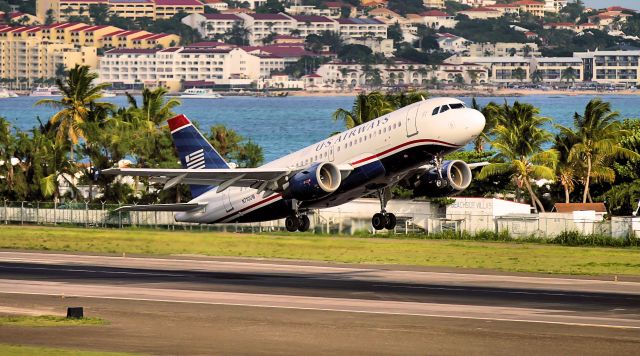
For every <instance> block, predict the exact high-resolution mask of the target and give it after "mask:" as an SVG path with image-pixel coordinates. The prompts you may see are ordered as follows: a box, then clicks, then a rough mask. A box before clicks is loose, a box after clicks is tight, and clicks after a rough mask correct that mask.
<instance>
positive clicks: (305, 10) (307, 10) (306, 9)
mask: <svg viewBox="0 0 640 356" xmlns="http://www.w3.org/2000/svg"><path fill="white" fill-rule="evenodd" d="M285 12H286V13H287V14H289V15H294V16H296V15H315V16H325V17H334V16H333V13H332V12H331V10H329V9H319V8H317V7H315V6H313V5H292V6H289V7H287V8H286V9H285Z"/></svg>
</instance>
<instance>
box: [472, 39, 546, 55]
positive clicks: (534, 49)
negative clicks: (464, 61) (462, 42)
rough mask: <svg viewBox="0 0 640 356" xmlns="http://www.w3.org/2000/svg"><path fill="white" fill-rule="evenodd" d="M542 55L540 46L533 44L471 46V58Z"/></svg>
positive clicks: (500, 43) (512, 43)
mask: <svg viewBox="0 0 640 356" xmlns="http://www.w3.org/2000/svg"><path fill="white" fill-rule="evenodd" d="M540 55H541V53H540V50H539V49H538V45H537V44H536V43H533V42H531V43H517V42H498V43H472V44H470V45H469V56H470V57H513V56H520V57H537V56H540Z"/></svg>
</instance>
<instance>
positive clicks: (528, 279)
mask: <svg viewBox="0 0 640 356" xmlns="http://www.w3.org/2000/svg"><path fill="white" fill-rule="evenodd" d="M3 255H9V256H11V255H13V256H15V255H24V256H26V257H7V258H5V259H3V261H9V260H11V261H19V262H37V263H75V264H85V263H87V262H88V261H82V259H85V260H98V261H100V260H102V261H108V262H115V261H118V260H119V261H127V262H144V263H145V266H144V267H128V268H146V269H150V267H153V266H150V265H149V264H150V263H173V264H184V263H187V264H198V265H209V266H212V267H215V265H229V266H238V267H260V268H264V267H269V268H271V269H274V270H275V269H278V270H283V271H284V272H287V273H296V272H297V271H296V270H299V269H300V267H302V268H303V269H306V270H317V271H319V272H321V271H327V272H336V273H341V274H344V273H362V274H379V273H382V274H394V275H396V276H398V275H399V276H403V275H406V274H412V275H416V276H420V277H434V276H435V277H438V278H441V279H443V280H448V281H453V280H458V279H462V280H464V281H465V282H466V281H468V282H473V281H474V280H477V279H478V278H483V279H490V280H495V281H498V280H501V281H509V282H514V281H518V282H525V283H534V284H544V285H545V286H547V287H548V286H550V285H554V284H561V283H567V284H570V285H580V284H593V285H617V286H633V287H639V288H640V282H629V281H624V282H614V281H607V280H600V279H578V278H556V277H553V276H549V277H532V276H518V275H495V274H482V273H478V274H472V273H457V272H433V271H410V270H392V269H375V268H353V267H327V266H313V265H305V264H276V263H270V262H262V263H261V262H241V261H237V262H236V261H217V260H197V259H182V258H156V257H124V258H123V257H116V256H98V255H71V254H43V253H32V252H9V251H0V256H3ZM31 256H33V257H31ZM36 256H37V257H36ZM43 256H47V257H46V259H44V257H43ZM52 257H53V258H52ZM56 257H58V258H68V259H70V260H55V258H56ZM203 257H206V256H203ZM105 267H106V266H105ZM118 267H120V268H126V267H125V266H118ZM164 268H173V267H164ZM271 273H278V272H277V271H273V272H271ZM467 279H468V280H467Z"/></svg>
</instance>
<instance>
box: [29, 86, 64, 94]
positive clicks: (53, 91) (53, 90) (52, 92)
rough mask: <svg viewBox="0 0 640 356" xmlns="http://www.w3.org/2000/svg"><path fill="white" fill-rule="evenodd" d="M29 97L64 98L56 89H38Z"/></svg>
mask: <svg viewBox="0 0 640 356" xmlns="http://www.w3.org/2000/svg"><path fill="white" fill-rule="evenodd" d="M29 96H62V93H61V92H60V90H58V88H56V87H37V88H35V89H33V90H32V91H31V93H30V94H29Z"/></svg>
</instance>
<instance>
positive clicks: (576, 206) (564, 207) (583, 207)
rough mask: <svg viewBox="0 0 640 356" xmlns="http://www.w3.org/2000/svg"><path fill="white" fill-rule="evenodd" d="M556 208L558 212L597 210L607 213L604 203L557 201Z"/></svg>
mask: <svg viewBox="0 0 640 356" xmlns="http://www.w3.org/2000/svg"><path fill="white" fill-rule="evenodd" d="M554 209H555V210H556V211H557V212H558V213H571V212H574V211H587V210H595V211H596V212H598V213H606V212H607V208H606V207H605V205H604V203H556V204H555V205H554Z"/></svg>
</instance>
